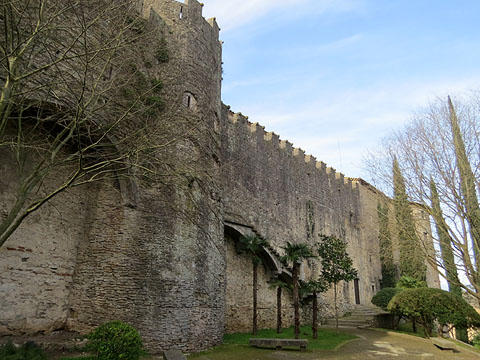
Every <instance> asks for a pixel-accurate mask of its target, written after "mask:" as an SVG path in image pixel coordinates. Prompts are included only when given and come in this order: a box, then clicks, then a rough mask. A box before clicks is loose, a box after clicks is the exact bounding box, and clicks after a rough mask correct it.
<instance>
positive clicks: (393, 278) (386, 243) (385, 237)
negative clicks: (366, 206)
mask: <svg viewBox="0 0 480 360" xmlns="http://www.w3.org/2000/svg"><path fill="white" fill-rule="evenodd" d="M388 213H389V212H388V206H387V205H384V206H382V204H380V203H378V205H377V214H378V223H379V232H378V238H379V239H378V240H379V245H380V263H381V266H382V287H383V288H386V287H390V288H391V287H395V283H396V282H397V274H396V269H395V264H394V261H393V248H392V237H391V234H390V229H389V226H388Z"/></svg>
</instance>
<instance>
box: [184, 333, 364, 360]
mask: <svg viewBox="0 0 480 360" xmlns="http://www.w3.org/2000/svg"><path fill="white" fill-rule="evenodd" d="M250 338H278V339H294V338H295V335H294V330H293V327H291V328H288V329H283V332H282V333H281V334H277V333H276V331H275V330H274V329H266V330H260V331H259V332H258V335H256V336H253V335H252V334H250V333H236V334H227V335H225V336H224V338H223V345H220V346H217V347H215V348H213V349H211V350H208V351H203V352H200V353H196V354H191V355H190V356H189V357H188V358H189V359H212V360H216V359H227V358H228V359H229V360H237V359H238V360H240V359H246V358H252V359H263V358H264V357H265V358H267V357H266V356H268V354H269V353H270V352H271V351H272V349H264V348H260V349H257V348H253V347H250V346H249V345H248V339H250ZM355 338H356V336H354V335H350V334H345V333H342V332H339V333H338V334H337V333H336V332H335V331H331V330H324V329H319V330H318V339H312V328H310V327H308V326H303V327H301V328H300V339H307V340H308V348H307V351H310V352H311V351H315V350H335V349H336V348H337V347H338V346H339V345H341V344H343V343H344V342H346V341H348V340H352V339H355ZM291 349H296V350H298V347H295V348H291ZM287 350H288V348H287Z"/></svg>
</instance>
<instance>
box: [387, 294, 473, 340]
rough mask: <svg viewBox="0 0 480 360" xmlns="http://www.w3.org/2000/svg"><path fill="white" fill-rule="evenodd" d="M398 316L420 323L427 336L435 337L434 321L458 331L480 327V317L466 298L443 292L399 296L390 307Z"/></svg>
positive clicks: (391, 302) (392, 301)
mask: <svg viewBox="0 0 480 360" xmlns="http://www.w3.org/2000/svg"><path fill="white" fill-rule="evenodd" d="M388 310H389V311H390V312H392V313H394V314H398V315H402V316H407V317H409V318H415V319H417V320H418V321H419V322H420V323H421V324H422V325H423V327H424V331H425V335H426V336H427V337H428V336H430V335H431V333H432V323H433V320H438V322H439V323H440V324H442V325H443V324H453V325H454V326H456V327H458V328H464V329H465V328H469V327H475V326H479V325H480V315H479V314H478V313H477V312H476V311H475V309H474V308H473V307H472V306H471V305H470V304H468V303H467V302H466V301H465V300H464V299H463V298H462V297H460V296H457V295H454V294H452V293H449V292H448V291H445V290H441V289H431V288H418V289H406V290H403V291H401V292H400V293H398V294H397V295H395V296H394V297H393V299H392V300H391V301H390V303H389V304H388Z"/></svg>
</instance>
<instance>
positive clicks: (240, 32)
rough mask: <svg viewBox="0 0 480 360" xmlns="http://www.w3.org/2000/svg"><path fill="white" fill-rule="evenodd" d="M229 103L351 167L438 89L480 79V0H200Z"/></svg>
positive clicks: (465, 86)
mask: <svg viewBox="0 0 480 360" xmlns="http://www.w3.org/2000/svg"><path fill="white" fill-rule="evenodd" d="M203 2H204V3H205V6H204V16H205V17H216V18H217V22H218V23H219V25H220V27H221V29H222V30H221V32H220V38H221V40H223V41H224V46H223V61H224V81H223V84H222V86H223V90H222V92H223V95H222V98H223V102H224V103H226V104H228V105H230V106H231V108H232V110H233V111H235V112H242V113H243V114H245V115H247V116H249V120H250V121H252V122H259V123H260V124H262V125H264V126H265V129H266V130H267V131H274V132H276V133H277V134H279V135H280V137H281V138H282V139H287V140H289V141H290V142H292V143H293V144H294V146H296V147H300V148H302V149H303V150H305V151H306V153H307V154H312V155H314V156H315V157H317V159H318V160H322V161H324V162H326V163H327V165H328V166H332V167H333V168H335V169H337V170H338V171H341V172H343V173H345V175H347V176H350V177H359V176H360V177H364V178H367V175H366V172H365V171H363V170H362V156H363V154H365V152H366V151H367V150H368V149H372V148H374V147H375V146H377V145H378V144H379V142H380V139H381V138H382V137H383V136H385V135H387V134H388V133H389V132H390V131H392V130H393V129H395V128H396V127H399V126H401V125H402V124H403V123H405V122H407V121H408V120H409V119H410V118H411V117H412V114H413V113H414V112H415V111H416V110H418V108H419V107H420V106H426V105H427V104H428V102H429V101H430V100H433V99H434V98H435V97H436V96H440V97H446V95H447V94H453V95H455V94H458V93H461V92H465V91H468V90H471V89H478V88H480V87H479V86H478V84H479V81H480V66H479V64H480V21H479V14H480V1H478V0H455V1H453V0H435V1H434V0H203Z"/></svg>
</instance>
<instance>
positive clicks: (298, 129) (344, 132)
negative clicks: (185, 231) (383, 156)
mask: <svg viewBox="0 0 480 360" xmlns="http://www.w3.org/2000/svg"><path fill="white" fill-rule="evenodd" d="M479 83H480V76H477V77H471V78H468V79H458V80H450V81H449V80H444V81H442V80H438V81H434V82H430V83H419V82H415V81H405V82H404V83H398V84H393V85H392V84H388V85H376V86H374V87H371V88H369V89H362V90H349V91H344V90H342V91H340V92H338V93H325V94H320V96H318V97H317V98H316V99H314V100H313V101H311V102H308V103H303V104H295V105H294V106H295V109H290V111H288V110H287V111H285V110H286V107H285V106H283V107H281V108H279V107H278V105H276V104H269V103H265V102H264V101H262V103H258V104H252V106H249V107H247V108H242V109H237V108H236V106H235V104H233V108H232V110H234V111H242V112H243V113H244V114H246V115H248V116H249V119H250V121H252V122H259V123H260V124H261V125H263V126H265V129H266V130H267V131H274V132H275V133H277V134H279V135H280V137H281V138H282V139H284V140H289V141H290V142H292V143H293V145H294V146H295V147H300V148H302V149H303V150H305V152H306V153H307V154H311V155H313V156H315V157H316V158H317V159H318V160H319V161H323V162H325V163H327V165H328V166H332V167H334V168H335V169H337V170H338V171H341V172H343V173H345V174H346V175H347V176H351V177H362V176H365V175H363V174H362V170H361V168H362V158H363V155H364V154H365V152H366V151H367V150H368V149H372V148H373V147H375V146H377V144H379V143H380V140H381V138H382V137H384V136H385V135H387V134H388V133H389V132H391V131H392V130H393V129H394V128H396V127H398V126H401V125H402V124H404V123H406V122H407V121H408V120H409V119H411V118H412V115H413V113H414V111H416V110H418V108H419V107H422V106H427V105H428V102H429V101H431V100H433V99H434V98H435V97H437V96H440V97H445V98H446V96H447V94H449V93H453V94H455V93H461V92H465V91H466V90H468V89H473V88H476V87H477V84H479ZM299 86H301V84H300V85H299ZM287 106H288V105H287Z"/></svg>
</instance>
